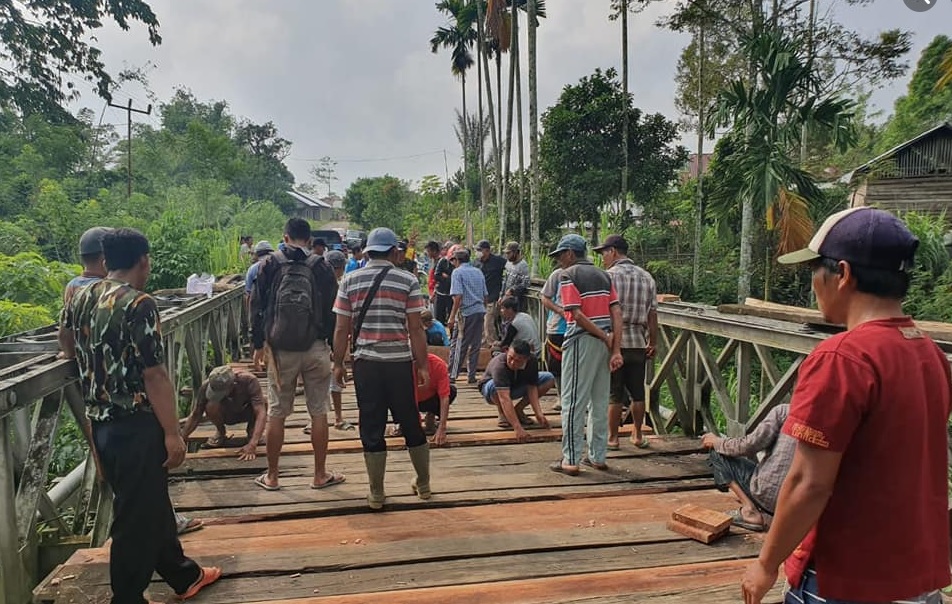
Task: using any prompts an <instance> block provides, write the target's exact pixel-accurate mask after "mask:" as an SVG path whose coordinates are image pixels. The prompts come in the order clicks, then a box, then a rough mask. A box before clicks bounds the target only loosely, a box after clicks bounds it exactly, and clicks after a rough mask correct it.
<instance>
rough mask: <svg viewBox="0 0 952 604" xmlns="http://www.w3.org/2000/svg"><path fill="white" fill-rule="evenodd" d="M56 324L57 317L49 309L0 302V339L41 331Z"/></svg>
mask: <svg viewBox="0 0 952 604" xmlns="http://www.w3.org/2000/svg"><path fill="white" fill-rule="evenodd" d="M55 322H56V317H55V316H54V314H53V313H52V312H50V310H49V309H47V308H44V307H42V306H36V305H34V304H20V303H17V302H11V301H9V300H0V337H4V338H5V337H7V336H9V335H13V334H15V333H20V332H23V331H29V330H31V329H39V328H40V327H46V326H47V325H52V324H53V323H55Z"/></svg>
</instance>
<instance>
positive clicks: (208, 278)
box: [185, 273, 215, 297]
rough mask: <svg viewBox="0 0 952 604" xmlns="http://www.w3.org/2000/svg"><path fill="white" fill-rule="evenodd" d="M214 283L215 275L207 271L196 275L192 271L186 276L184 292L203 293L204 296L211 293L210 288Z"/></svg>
mask: <svg viewBox="0 0 952 604" xmlns="http://www.w3.org/2000/svg"><path fill="white" fill-rule="evenodd" d="M214 285H215V276H214V275H209V274H208V273H202V274H201V275H196V274H195V273H192V274H191V275H189V276H188V282H187V284H186V285H185V293H187V294H205V295H206V296H209V297H210V296H211V295H212V288H213V286H214Z"/></svg>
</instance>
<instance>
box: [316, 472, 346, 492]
mask: <svg viewBox="0 0 952 604" xmlns="http://www.w3.org/2000/svg"><path fill="white" fill-rule="evenodd" d="M345 480H347V477H346V476H344V475H343V474H338V473H336V472H331V477H330V478H329V479H328V480H327V482H324V483H321V484H314V483H311V488H312V489H314V490H317V489H326V488H327V487H332V486H334V485H335V484H340V483H342V482H344V481H345Z"/></svg>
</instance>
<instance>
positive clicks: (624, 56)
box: [621, 0, 630, 216]
mask: <svg viewBox="0 0 952 604" xmlns="http://www.w3.org/2000/svg"><path fill="white" fill-rule="evenodd" d="M621 84H622V87H623V88H624V90H625V112H624V117H623V118H622V124H621V128H622V134H621V149H622V157H623V162H622V168H621V212H622V215H623V216H626V215H627V213H628V128H629V124H628V123H629V119H630V118H629V115H628V0H621Z"/></svg>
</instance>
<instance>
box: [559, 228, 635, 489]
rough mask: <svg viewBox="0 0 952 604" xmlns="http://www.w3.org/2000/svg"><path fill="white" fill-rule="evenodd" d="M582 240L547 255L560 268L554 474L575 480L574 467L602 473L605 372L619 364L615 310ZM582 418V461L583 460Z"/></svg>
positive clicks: (608, 285)
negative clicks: (561, 332) (561, 328)
mask: <svg viewBox="0 0 952 604" xmlns="http://www.w3.org/2000/svg"><path fill="white" fill-rule="evenodd" d="M585 248H586V245H585V240H584V239H582V238H581V237H580V236H579V235H574V234H572V235H566V236H565V237H562V239H561V240H560V241H559V245H558V246H556V248H555V250H554V251H553V252H552V253H550V254H549V256H551V257H553V258H555V259H556V260H557V261H558V262H559V265H560V266H561V267H562V274H561V281H560V284H559V298H560V299H561V301H562V303H561V304H562V308H563V309H564V311H565V321H566V330H565V341H564V343H563V345H562V354H563V358H562V458H561V459H560V460H559V461H557V462H555V463H554V464H552V466H551V469H552V470H553V471H555V472H561V473H563V474H568V475H569V476H577V475H578V473H579V464H580V463H581V464H585V465H587V466H589V467H592V468H595V469H597V470H607V469H608V465H607V464H606V463H605V455H606V451H607V446H608V395H609V380H610V377H611V376H610V373H611V371H614V370H616V369H618V368H619V367H621V366H622V356H621V309H620V308H619V306H618V296H617V295H616V293H615V287H614V286H613V285H612V281H611V278H609V276H608V273H606V272H605V271H603V270H602V269H600V268H598V267H596V266H595V265H593V264H592V262H591V260H589V259H588V258H587V257H586V255H585ZM586 416H587V418H588V434H587V440H588V457H583V455H582V453H583V449H584V447H585V440H586V435H585V434H584V430H585V422H586Z"/></svg>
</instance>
